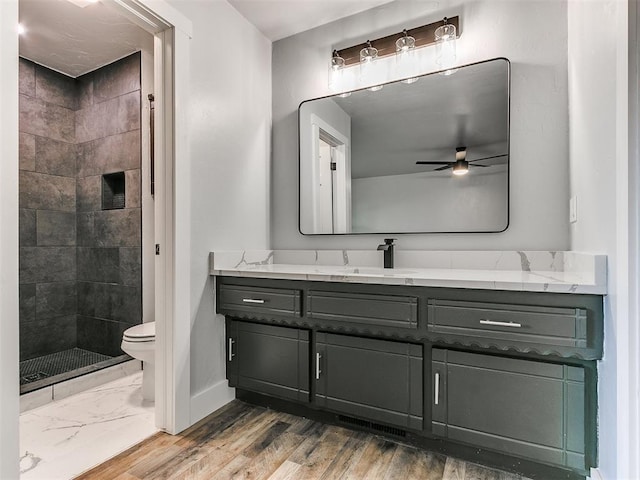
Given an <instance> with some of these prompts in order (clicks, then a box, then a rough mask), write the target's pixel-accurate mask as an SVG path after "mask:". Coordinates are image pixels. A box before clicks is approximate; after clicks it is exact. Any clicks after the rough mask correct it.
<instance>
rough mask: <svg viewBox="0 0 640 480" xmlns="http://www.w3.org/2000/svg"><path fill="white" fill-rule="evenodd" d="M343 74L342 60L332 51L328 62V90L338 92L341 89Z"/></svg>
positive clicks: (335, 51)
mask: <svg viewBox="0 0 640 480" xmlns="http://www.w3.org/2000/svg"><path fill="white" fill-rule="evenodd" d="M343 73H344V58H342V57H341V56H340V55H338V51H337V50H334V51H333V55H332V56H331V61H330V62H329V88H330V89H331V90H339V89H340V87H342V77H343Z"/></svg>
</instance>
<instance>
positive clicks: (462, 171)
mask: <svg viewBox="0 0 640 480" xmlns="http://www.w3.org/2000/svg"><path fill="white" fill-rule="evenodd" d="M506 156H507V155H506V154H502V155H492V156H490V157H484V158H475V159H473V160H467V147H458V148H456V159H455V161H453V162H431V161H418V162H416V165H443V166H442V167H439V168H434V169H433V170H432V171H433V172H440V171H442V170H448V169H451V170H452V173H453V174H454V175H466V174H467V173H469V167H482V168H487V167H491V166H492V165H478V164H476V163H474V162H480V161H482V160H489V159H491V158H499V157H506Z"/></svg>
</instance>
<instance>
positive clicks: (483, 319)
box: [216, 277, 603, 478]
mask: <svg viewBox="0 0 640 480" xmlns="http://www.w3.org/2000/svg"><path fill="white" fill-rule="evenodd" d="M216 292H217V311H218V313H221V314H224V315H225V316H226V319H227V321H226V326H227V343H228V344H227V355H228V358H227V377H228V379H229V384H230V386H233V387H237V388H238V389H239V396H240V398H248V399H252V398H253V399H254V400H253V401H258V402H263V403H264V404H267V405H271V404H270V403H269V402H270V401H272V398H276V399H280V400H278V402H281V399H284V400H286V402H285V404H284V405H285V406H283V404H282V403H277V404H274V406H275V407H276V408H290V409H291V411H294V412H296V413H298V414H302V415H305V416H310V417H313V416H314V415H317V416H318V417H317V418H321V419H323V420H328V421H334V422H336V423H339V424H345V425H356V426H359V427H362V428H367V429H373V430H375V431H377V432H386V433H388V434H391V435H400V436H401V437H403V438H404V439H405V440H408V439H411V441H412V442H415V443H416V444H418V445H425V446H427V445H428V446H429V448H437V449H441V450H442V451H443V452H445V453H447V454H453V455H457V456H461V457H464V458H467V459H469V460H471V461H475V462H489V463H491V464H492V465H494V466H498V467H506V468H511V469H513V470H516V471H519V472H521V473H524V474H525V475H526V476H533V477H535V478H552V477H555V476H558V475H559V476H562V477H563V478H565V477H567V475H568V478H575V477H576V476H580V475H586V474H587V473H588V471H589V468H591V467H594V466H596V458H597V454H596V443H597V442H596V440H597V426H596V412H597V392H596V385H597V378H596V376H597V369H596V362H595V360H597V359H599V358H601V356H602V335H603V311H602V297H601V296H597V295H567V294H552V293H544V292H508V291H491V290H473V289H453V288H436V287H419V286H402V285H371V284H345V283H337V282H336V283H331V282H313V281H303V280H274V279H257V278H234V277H216ZM246 300H248V301H246ZM255 393H257V394H259V395H261V396H259V397H251V395H253V394H255ZM243 395H249V396H248V397H247V396H243ZM265 396H266V397H265ZM278 406H279V407H278ZM301 409H302V410H301ZM544 469H547V470H544ZM540 471H542V472H544V473H543V474H540V473H539V472H540Z"/></svg>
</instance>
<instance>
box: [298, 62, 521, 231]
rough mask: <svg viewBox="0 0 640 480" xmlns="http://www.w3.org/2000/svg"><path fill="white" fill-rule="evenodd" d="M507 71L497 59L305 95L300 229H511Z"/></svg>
mask: <svg viewBox="0 0 640 480" xmlns="http://www.w3.org/2000/svg"><path fill="white" fill-rule="evenodd" d="M354 68H357V67H354ZM509 75H510V64H509V61H508V60H507V59H504V58H498V59H494V60H488V61H485V62H480V63H475V64H471V65H466V66H463V67H460V68H458V69H456V70H455V71H454V72H453V73H452V74H450V75H443V74H441V73H433V74H429V75H423V76H420V77H416V79H410V80H412V82H411V83H409V81H397V82H391V83H387V84H385V85H384V86H383V88H382V89H381V90H378V91H370V90H368V89H362V90H356V91H353V92H351V93H350V94H348V95H334V96H330V97H323V98H317V99H313V100H307V101H305V102H302V103H301V104H300V108H299V110H298V121H299V149H300V152H299V154H300V183H299V192H300V197H299V202H300V232H301V233H303V234H307V235H308V234H313V235H317V234H330V235H335V234H359V233H380V234H382V233H384V234H389V233H462V232H501V231H504V230H505V229H506V228H507V227H508V225H509V88H510V80H509Z"/></svg>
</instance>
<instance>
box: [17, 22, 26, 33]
mask: <svg viewBox="0 0 640 480" xmlns="http://www.w3.org/2000/svg"><path fill="white" fill-rule="evenodd" d="M16 31H17V32H18V35H24V34H25V33H27V29H26V28H24V25H22V24H21V23H19V24H18V26H17V27H16Z"/></svg>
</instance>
